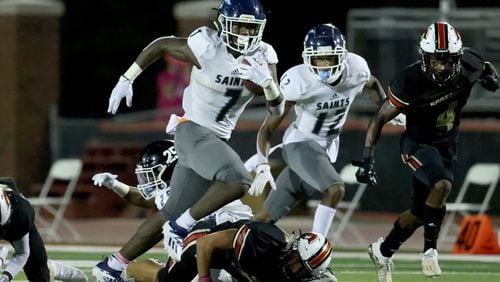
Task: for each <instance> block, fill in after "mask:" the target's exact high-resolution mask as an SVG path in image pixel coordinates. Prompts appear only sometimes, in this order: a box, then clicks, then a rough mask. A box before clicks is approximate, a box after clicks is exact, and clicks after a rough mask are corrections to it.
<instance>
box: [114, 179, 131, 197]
mask: <svg viewBox="0 0 500 282" xmlns="http://www.w3.org/2000/svg"><path fill="white" fill-rule="evenodd" d="M111 189H112V190H113V191H114V192H115V193H116V194H118V195H119V196H120V197H122V198H123V197H125V195H127V194H128V191H130V187H129V186H128V185H127V184H125V183H123V182H121V181H118V180H116V179H115V181H114V182H113V187H112V188H111Z"/></svg>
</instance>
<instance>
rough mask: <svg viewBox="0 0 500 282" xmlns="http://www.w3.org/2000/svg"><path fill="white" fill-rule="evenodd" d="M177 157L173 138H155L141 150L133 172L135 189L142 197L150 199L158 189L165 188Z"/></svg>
mask: <svg viewBox="0 0 500 282" xmlns="http://www.w3.org/2000/svg"><path fill="white" fill-rule="evenodd" d="M177 159H178V156H177V152H176V151H175V147H174V141H173V140H157V141H154V142H151V143H149V144H148V145H147V146H146V147H145V148H144V149H143V150H142V152H141V153H140V154H139V160H138V161H137V164H136V166H135V174H136V176H137V181H138V184H137V190H138V191H139V193H140V194H141V196H142V197H143V198H144V199H146V200H149V199H152V198H154V197H156V195H157V193H158V191H159V190H161V189H165V188H167V186H168V185H169V184H170V178H171V177H172V173H173V172H174V166H175V164H177Z"/></svg>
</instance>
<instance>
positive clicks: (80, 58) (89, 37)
mask: <svg viewBox="0 0 500 282" xmlns="http://www.w3.org/2000/svg"><path fill="white" fill-rule="evenodd" d="M64 2H65V5H66V13H65V15H64V16H63V18H62V19H61V91H60V92H61V96H60V99H59V102H60V103H59V104H60V107H59V112H60V114H61V115H62V116H63V117H82V118H100V117H109V116H110V115H108V114H107V113H106V109H107V105H108V98H109V95H110V93H111V90H112V88H113V86H114V85H115V83H116V81H117V79H118V77H119V75H120V74H122V73H123V72H124V71H125V70H126V69H127V68H128V66H129V65H130V64H131V63H132V62H133V60H134V59H135V58H136V56H137V55H138V54H139V53H140V51H141V50H142V48H144V47H145V46H146V45H147V44H148V43H149V42H151V41H152V40H153V39H155V38H157V37H159V36H163V35H170V34H175V30H176V23H175V20H174V19H173V16H172V7H173V3H174V2H177V1H167V0H161V1H160V0H149V1H146V2H145V1H133V0H121V1H114V0H85V1H83V0H79V1H78V0H77V1H75V0H65V1H64ZM261 2H262V4H263V5H264V7H265V9H266V10H268V24H267V26H266V30H265V33H264V40H265V41H266V42H269V43H271V44H272V45H273V46H274V47H275V49H276V50H277V51H278V55H279V58H280V64H279V65H278V72H279V74H281V73H282V72H283V71H284V70H286V69H287V68H288V67H290V66H292V65H295V64H297V63H300V62H301V57H300V53H301V51H302V40H303V37H304V35H305V33H306V32H307V30H309V29H310V27H312V26H313V25H315V24H318V23H323V22H332V23H333V24H334V25H336V26H337V27H339V29H340V30H342V31H345V27H346V24H345V21H346V14H347V11H348V10H349V9H351V8H361V7H363V8H375V7H390V6H401V5H404V6H406V7H436V8H437V7H438V2H439V1H437V0H434V1H429V0H420V1H400V0H391V1H369V2H368V1H360V0H349V1H346V2H345V3H343V4H342V6H343V7H340V6H337V5H336V4H335V3H336V2H338V1H329V2H330V3H331V4H329V5H332V6H333V7H329V8H325V6H324V5H325V4H324V3H325V2H326V1H325V0H311V1H302V2H303V3H304V4H305V3H307V5H297V4H291V2H290V1H278V0H274V1H271V0H261ZM456 2H457V6H458V7H466V6H473V5H477V3H476V2H481V5H482V6H485V5H487V2H485V1H477V0H474V1H472V0H467V1H456ZM299 3H300V2H299ZM367 3H369V4H367ZM488 3H489V2H488ZM284 5H287V6H286V7H284ZM346 5H349V7H345V6H346ZM490 5H499V4H495V3H493V2H492V4H490ZM285 9H286V11H285ZM162 67H163V65H162V64H161V63H155V64H153V65H151V66H150V67H149V68H148V69H147V70H146V71H145V72H143V74H142V75H141V76H140V78H139V79H137V80H136V81H135V83H134V93H135V95H134V106H133V108H132V109H131V110H130V109H126V108H125V107H123V108H120V112H127V111H137V110H143V109H148V108H152V107H154V104H155V97H156V96H155V95H156V93H155V85H154V77H155V75H156V73H157V72H158V71H159V70H160V69H161V68H162Z"/></svg>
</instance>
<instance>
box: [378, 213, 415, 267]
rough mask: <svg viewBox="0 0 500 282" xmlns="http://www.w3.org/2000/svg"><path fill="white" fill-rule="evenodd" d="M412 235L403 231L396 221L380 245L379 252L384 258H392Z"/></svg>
mask: <svg viewBox="0 0 500 282" xmlns="http://www.w3.org/2000/svg"><path fill="white" fill-rule="evenodd" d="M412 234H413V233H410V232H408V231H406V230H404V229H403V227H401V225H400V224H399V220H396V222H394V227H393V228H392V230H391V232H389V235H387V237H386V238H385V240H384V242H383V243H382V245H380V252H381V253H382V255H383V256H384V257H388V258H389V257H392V255H393V254H394V253H395V252H396V251H397V250H399V247H401V245H402V244H403V243H404V242H405V241H406V240H408V238H410V236H411V235H412Z"/></svg>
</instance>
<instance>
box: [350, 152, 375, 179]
mask: <svg viewBox="0 0 500 282" xmlns="http://www.w3.org/2000/svg"><path fill="white" fill-rule="evenodd" d="M373 153H374V151H373V148H372V147H366V148H365V149H364V151H363V158H362V159H361V160H353V161H352V164H353V165H354V166H357V167H359V168H358V170H357V171H356V179H357V180H358V182H360V183H366V184H368V185H370V186H372V187H373V186H376V185H377V183H378V179H377V173H376V172H375V159H374V158H373Z"/></svg>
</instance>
